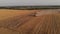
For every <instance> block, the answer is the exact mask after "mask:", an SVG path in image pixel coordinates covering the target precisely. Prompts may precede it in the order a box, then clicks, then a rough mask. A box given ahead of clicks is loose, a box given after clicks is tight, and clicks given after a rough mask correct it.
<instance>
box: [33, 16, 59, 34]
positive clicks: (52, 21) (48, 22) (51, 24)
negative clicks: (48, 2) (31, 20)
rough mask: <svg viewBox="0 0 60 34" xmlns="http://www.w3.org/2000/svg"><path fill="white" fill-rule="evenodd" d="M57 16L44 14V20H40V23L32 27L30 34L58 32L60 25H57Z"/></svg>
mask: <svg viewBox="0 0 60 34" xmlns="http://www.w3.org/2000/svg"><path fill="white" fill-rule="evenodd" d="M43 18H44V17H43ZM57 18H58V16H56V15H47V16H45V18H44V20H43V21H44V22H42V21H41V22H40V24H39V25H37V26H36V27H35V28H34V30H33V32H32V34H60V29H59V28H60V25H59V26H58V24H59V23H60V21H59V22H58V21H56V19H57ZM59 18H60V17H59ZM57 20H58V19H57ZM59 20H60V19H59ZM41 23H42V24H41Z"/></svg>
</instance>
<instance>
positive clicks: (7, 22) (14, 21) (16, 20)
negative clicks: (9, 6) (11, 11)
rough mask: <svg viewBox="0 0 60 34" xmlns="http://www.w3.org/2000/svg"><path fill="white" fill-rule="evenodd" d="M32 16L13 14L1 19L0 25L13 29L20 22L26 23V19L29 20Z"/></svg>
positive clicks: (19, 24) (20, 23)
mask: <svg viewBox="0 0 60 34" xmlns="http://www.w3.org/2000/svg"><path fill="white" fill-rule="evenodd" d="M31 18H32V16H22V17H20V16H15V17H11V18H8V19H6V20H3V21H4V22H3V21H2V22H1V23H0V24H1V25H0V26H2V27H5V28H6V27H7V28H10V29H15V28H18V27H19V26H21V25H22V24H24V23H26V22H27V21H29V20H30V19H31Z"/></svg>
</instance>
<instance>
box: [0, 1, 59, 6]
mask: <svg viewBox="0 0 60 34" xmlns="http://www.w3.org/2000/svg"><path fill="white" fill-rule="evenodd" d="M34 5H60V0H0V6H34Z"/></svg>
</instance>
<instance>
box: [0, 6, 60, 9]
mask: <svg viewBox="0 0 60 34" xmlns="http://www.w3.org/2000/svg"><path fill="white" fill-rule="evenodd" d="M0 9H13V10H40V9H60V6H56V5H55V6H1V7H0Z"/></svg>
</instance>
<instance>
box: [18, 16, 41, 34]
mask: <svg viewBox="0 0 60 34" xmlns="http://www.w3.org/2000/svg"><path fill="white" fill-rule="evenodd" d="M40 19H41V18H40V17H34V18H33V19H31V20H30V21H28V22H27V23H25V24H23V25H22V26H20V27H19V28H18V31H20V34H30V32H31V31H32V30H33V28H34V27H35V26H36V25H37V24H38V22H40Z"/></svg>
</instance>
